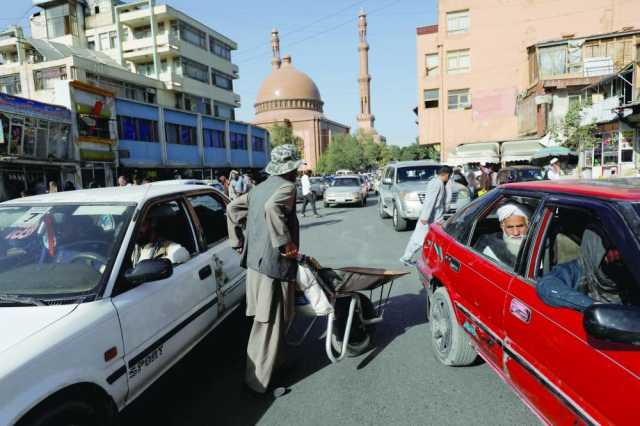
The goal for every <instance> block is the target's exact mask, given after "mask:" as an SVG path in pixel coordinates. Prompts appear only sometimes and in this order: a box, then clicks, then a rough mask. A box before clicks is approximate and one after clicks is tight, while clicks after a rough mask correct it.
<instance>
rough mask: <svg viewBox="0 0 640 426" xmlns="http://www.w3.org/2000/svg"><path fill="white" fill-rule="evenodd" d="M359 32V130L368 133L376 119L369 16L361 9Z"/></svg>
mask: <svg viewBox="0 0 640 426" xmlns="http://www.w3.org/2000/svg"><path fill="white" fill-rule="evenodd" d="M358 30H359V33H360V43H359V44H358V52H359V53H360V75H359V76H358V84H359V86H360V114H358V128H359V129H362V130H366V131H372V130H373V122H374V120H375V117H374V116H373V115H371V76H370V75H369V43H367V14H366V13H364V10H363V9H360V14H359V15H358Z"/></svg>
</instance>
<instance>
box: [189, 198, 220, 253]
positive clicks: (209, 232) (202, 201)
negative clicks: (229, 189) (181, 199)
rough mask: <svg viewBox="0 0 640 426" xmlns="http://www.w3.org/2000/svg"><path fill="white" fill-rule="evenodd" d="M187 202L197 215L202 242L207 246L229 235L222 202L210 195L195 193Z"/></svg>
mask: <svg viewBox="0 0 640 426" xmlns="http://www.w3.org/2000/svg"><path fill="white" fill-rule="evenodd" d="M189 202H190V203H191V205H192V206H193V210H194V211H195V212H196V216H198V221H199V222H200V225H201V226H202V233H203V237H204V243H205V244H206V245H207V246H208V247H211V246H212V245H214V244H216V243H218V242H220V241H222V240H226V239H227V238H228V237H229V234H228V233H227V215H226V206H225V204H224V202H222V201H220V200H218V199H216V198H214V196H212V195H196V196H194V197H190V198H189Z"/></svg>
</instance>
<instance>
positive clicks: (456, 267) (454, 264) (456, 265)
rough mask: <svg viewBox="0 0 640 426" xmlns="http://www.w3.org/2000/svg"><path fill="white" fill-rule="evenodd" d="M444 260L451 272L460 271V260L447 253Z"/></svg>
mask: <svg viewBox="0 0 640 426" xmlns="http://www.w3.org/2000/svg"><path fill="white" fill-rule="evenodd" d="M444 260H446V261H447V263H448V264H449V267H450V268H451V270H452V271H453V272H460V262H459V261H458V259H456V258H454V257H451V256H449V255H446V256H445V257H444Z"/></svg>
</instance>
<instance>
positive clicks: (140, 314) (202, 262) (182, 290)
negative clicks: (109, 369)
mask: <svg viewBox="0 0 640 426" xmlns="http://www.w3.org/2000/svg"><path fill="white" fill-rule="evenodd" d="M161 206H168V207H169V208H170V209H171V211H172V212H173V214H172V215H167V216H168V217H167V218H166V220H164V222H163V224H162V232H163V233H164V234H163V235H162V237H163V238H165V239H168V240H171V241H173V242H175V243H178V244H180V245H182V246H183V247H184V248H185V249H187V250H188V252H189V255H190V258H189V259H188V260H187V261H186V262H184V263H181V264H177V265H174V266H173V273H172V275H171V276H169V277H168V278H165V279H162V280H158V281H153V282H146V283H143V284H140V285H138V286H136V287H133V288H131V286H129V285H128V284H127V282H126V280H125V278H124V276H123V274H124V271H125V270H126V269H127V268H129V267H130V266H131V261H130V260H128V259H130V258H131V253H132V252H133V247H134V245H135V239H136V238H135V237H134V238H132V241H131V243H130V244H129V247H128V250H127V254H126V256H125V260H124V261H123V264H122V267H121V271H120V276H119V278H118V281H117V283H116V288H115V289H114V294H115V296H113V297H112V301H113V304H114V306H115V308H116V310H117V311H118V316H119V318H120V326H121V329H122V337H123V342H124V350H125V361H126V364H127V371H128V378H129V398H133V397H135V396H136V395H137V394H139V393H140V392H141V391H143V390H144V389H145V388H146V387H147V386H149V385H150V384H151V383H152V382H153V381H154V380H155V379H156V378H157V377H158V376H159V375H160V374H161V373H162V372H164V371H165V370H166V369H167V368H169V367H170V366H171V365H173V364H174V363H175V362H177V360H178V359H179V358H180V357H181V356H182V355H183V354H184V353H186V351H187V349H188V348H190V346H191V345H192V344H194V343H195V342H196V341H197V340H198V338H200V337H201V336H202V334H203V333H204V331H205V330H207V329H208V327H209V326H210V325H211V324H212V323H213V322H214V321H215V320H216V318H217V316H218V312H217V309H216V302H217V297H216V282H215V277H214V274H213V268H212V267H211V264H210V259H211V257H210V255H209V254H208V253H206V252H199V251H198V246H197V244H196V239H195V228H194V226H193V224H192V222H191V220H190V217H189V215H188V214H187V209H186V205H185V203H184V201H183V200H182V198H181V197H179V198H173V199H165V200H162V201H158V202H153V203H150V204H149V205H148V206H146V208H145V212H144V213H143V214H142V215H140V216H141V219H138V223H137V224H136V231H134V234H133V235H134V236H136V235H137V232H138V230H139V229H140V228H141V226H140V224H141V223H142V222H143V221H144V220H145V218H146V215H148V214H150V211H151V209H153V208H159V207H161Z"/></svg>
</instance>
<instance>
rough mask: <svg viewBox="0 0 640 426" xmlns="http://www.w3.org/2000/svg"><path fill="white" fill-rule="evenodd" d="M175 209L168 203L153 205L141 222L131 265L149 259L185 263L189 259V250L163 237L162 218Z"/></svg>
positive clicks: (133, 265)
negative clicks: (163, 259)
mask: <svg viewBox="0 0 640 426" xmlns="http://www.w3.org/2000/svg"><path fill="white" fill-rule="evenodd" d="M172 214H173V210H172V209H171V207H169V206H167V205H159V206H156V207H152V209H151V211H150V212H149V213H147V215H146V216H145V219H144V220H143V222H142V223H141V224H140V231H139V232H138V238H137V240H136V245H135V247H134V248H133V253H132V254H131V266H132V267H135V266H136V265H137V264H138V263H140V262H141V261H143V260H147V259H160V258H165V259H169V260H170V261H171V263H173V264H179V263H184V262H186V261H187V260H188V259H189V252H188V251H187V249H185V248H184V247H182V246H181V245H180V244H178V243H174V242H173V241H170V240H168V239H165V238H163V237H162V234H161V226H160V220H161V218H162V217H163V216H166V215H172Z"/></svg>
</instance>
